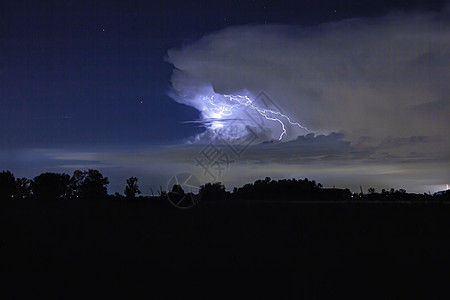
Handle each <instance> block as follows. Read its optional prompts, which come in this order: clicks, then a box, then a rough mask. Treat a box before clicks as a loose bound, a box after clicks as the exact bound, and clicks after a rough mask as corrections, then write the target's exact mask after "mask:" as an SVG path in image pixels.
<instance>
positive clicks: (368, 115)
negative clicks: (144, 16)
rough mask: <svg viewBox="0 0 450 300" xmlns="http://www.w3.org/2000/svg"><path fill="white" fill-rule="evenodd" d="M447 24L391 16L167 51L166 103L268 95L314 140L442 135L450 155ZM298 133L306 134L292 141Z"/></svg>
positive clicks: (442, 19) (261, 31)
mask: <svg viewBox="0 0 450 300" xmlns="http://www.w3.org/2000/svg"><path fill="white" fill-rule="evenodd" d="M447 17H448V12H441V13H420V14H419V13H402V14H399V13H397V14H390V15H387V16H385V17H382V18H378V19H364V18H361V19H351V20H343V21H338V22H331V23H326V24H322V25H320V26H316V27H299V26H297V27H296V26H287V25H246V26H238V27H231V28H227V29H224V30H222V31H219V32H216V33H212V34H209V35H206V36H204V37H203V38H202V39H200V40H199V41H197V42H195V43H193V44H190V45H185V46H183V47H180V48H178V49H172V50H170V51H169V52H168V55H167V60H168V61H169V62H170V63H172V64H173V66H174V67H175V70H174V72H173V76H172V80H171V81H172V91H171V93H172V97H173V98H174V99H175V100H176V101H178V102H180V103H184V104H187V105H190V106H192V107H195V108H196V109H198V110H199V111H203V109H204V103H203V102H202V98H203V97H205V96H210V95H211V94H218V95H221V94H245V93H247V94H248V95H251V96H255V95H257V94H258V93H259V92H260V91H264V92H266V93H267V95H269V96H270V98H271V99H273V101H274V102H275V103H276V104H277V105H278V106H279V107H281V108H282V109H283V111H284V112H288V113H289V116H290V117H291V119H292V120H293V121H296V122H299V123H300V124H302V125H304V126H306V127H308V128H309V129H311V130H312V131H313V132H316V133H329V132H332V131H342V132H345V134H346V137H347V138H348V139H350V140H351V141H352V143H357V142H358V141H360V142H361V139H360V137H361V136H364V137H368V138H367V139H365V141H366V142H367V141H372V142H374V143H375V144H378V143H379V142H380V141H381V140H383V139H385V138H386V137H392V138H397V137H404V138H408V137H410V136H427V137H441V138H442V140H443V142H442V147H444V148H445V149H444V150H450V149H449V146H448V144H449V143H448V116H449V115H450V105H449V98H448V95H450V85H449V84H448V78H450V22H449V20H450V18H447ZM231 117H232V116H231ZM203 118H205V119H207V118H208V116H207V115H206V114H203ZM275 125H276V124H273V126H267V128H268V131H269V132H268V133H266V134H267V137H270V138H272V139H274V138H276V137H277V136H279V128H277V127H276V126H275ZM277 130H278V131H277ZM259 134H262V133H261V132H259ZM299 134H305V132H299V131H294V132H292V131H291V132H290V134H289V136H288V138H290V139H293V138H295V137H296V136H297V135H299Z"/></svg>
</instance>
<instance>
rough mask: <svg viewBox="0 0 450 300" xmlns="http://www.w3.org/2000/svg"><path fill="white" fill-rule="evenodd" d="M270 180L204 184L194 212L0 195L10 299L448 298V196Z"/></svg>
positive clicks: (152, 204) (125, 201)
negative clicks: (231, 186)
mask: <svg viewBox="0 0 450 300" xmlns="http://www.w3.org/2000/svg"><path fill="white" fill-rule="evenodd" d="M91 171H92V170H91ZM86 173H87V172H86ZM5 174H6V172H3V173H2V175H5ZM60 175H61V174H60ZM4 178H5V176H2V179H4ZM72 178H73V177H72ZM34 181H36V179H35V180H34ZM271 182H272V188H271V189H267V190H265V196H257V197H253V198H252V197H249V196H248V195H246V197H247V198H241V197H239V196H238V195H239V190H237V191H235V192H234V193H228V192H226V191H224V190H223V186H221V185H220V184H209V185H206V186H203V187H202V190H201V193H204V194H203V196H202V198H201V199H200V201H199V202H198V204H197V205H196V206H194V207H193V208H191V209H179V208H176V207H174V206H173V205H171V204H170V202H169V201H168V199H167V197H166V195H165V192H163V195H160V196H156V197H134V195H130V196H129V197H125V196H120V197H119V196H118V195H117V196H111V195H110V196H108V195H105V196H104V197H97V198H77V199H75V198H70V197H69V198H63V197H62V196H58V199H55V198H53V199H51V198H44V199H37V198H36V197H34V196H33V195H29V197H27V198H18V197H14V198H11V197H9V198H8V199H5V193H3V194H2V196H3V197H4V198H3V199H2V201H1V203H0V205H1V210H0V212H1V220H2V221H1V222H2V226H1V232H0V234H1V246H0V247H1V248H0V249H1V256H2V262H1V264H2V268H1V272H2V278H3V279H2V286H3V287H2V289H1V294H2V295H3V296H2V298H3V299H25V298H26V299H61V298H63V299H66V298H72V299H80V298H117V297H123V296H125V297H127V298H151V299H169V298H170V299H182V298H183V299H185V298H197V299H216V298H224V299H225V298H226V299H228V298H251V299H257V298H265V299H298V298H304V299H335V298H338V297H351V298H355V299H356V298H364V299H412V298H414V299H444V298H445V297H444V295H448V293H443V292H445V289H446V286H447V277H446V275H444V274H446V273H447V271H448V267H449V266H450V264H449V263H450V261H449V256H448V253H449V250H450V235H449V226H450V219H449V217H448V216H449V214H450V206H449V201H448V200H449V196H448V193H444V194H443V195H435V196H431V195H422V196H418V195H411V194H407V193H400V192H399V191H397V194H396V193H395V192H394V193H393V194H389V193H386V195H385V196H382V194H377V193H373V194H368V195H358V197H357V198H354V197H352V195H351V194H346V193H345V190H340V191H341V192H343V194H341V196H338V194H335V195H334V196H331V197H330V198H328V199H321V198H320V197H317V195H320V193H321V192H323V193H324V194H325V195H326V194H328V193H330V191H327V189H324V188H320V187H318V186H317V185H316V186H315V187H312V186H313V185H312V181H308V180H298V181H297V180H295V181H293V180H290V181H280V182H282V183H284V184H286V182H291V185H292V186H296V187H297V188H298V190H297V194H286V193H285V194H280V195H279V196H277V194H276V193H275V191H277V186H280V185H281V183H279V184H277V182H276V181H269V179H266V180H260V181H257V182H255V183H254V184H249V185H246V186H247V188H248V189H249V188H255V187H257V186H258V185H261V186H266V185H267V186H270V184H271ZM293 182H294V183H293ZM295 182H296V184H295ZM307 182H309V185H308V184H307V185H305V183H307ZM3 183H4V180H3ZM314 184H315V183H314ZM31 187H33V183H31ZM301 187H302V188H303V189H302V188H301ZM310 187H312V188H311V189H310ZM48 188H49V186H48V185H47V189H48ZM53 188H56V187H53ZM260 188H261V187H260ZM34 189H36V188H34ZM270 190H272V191H274V193H273V194H270V193H269V192H270ZM2 191H5V186H4V185H2ZM31 191H32V189H31ZM336 191H339V190H337V189H334V190H333V191H332V193H336ZM91 192H92V190H91ZM241 193H242V189H241ZM252 193H253V195H257V193H255V191H252ZM314 194H315V195H316V196H314ZM169 195H170V193H169ZM359 196H361V197H359ZM376 196H378V197H376ZM380 197H385V198H386V200H380ZM324 200H326V201H324Z"/></svg>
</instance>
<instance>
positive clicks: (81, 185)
mask: <svg viewBox="0 0 450 300" xmlns="http://www.w3.org/2000/svg"><path fill="white" fill-rule="evenodd" d="M74 175H75V174H74ZM80 175H81V174H79V173H78V174H77V176H79V178H77V180H78V181H79V180H80V179H81V180H82V181H81V182H80V181H79V182H77V183H76V186H78V190H77V191H76V194H78V195H79V196H80V197H81V198H85V199H97V198H105V197H106V196H107V193H108V189H107V186H108V184H109V180H108V177H103V175H102V173H100V172H99V171H98V170H92V169H89V170H88V171H87V172H83V174H82V175H83V176H81V177H80Z"/></svg>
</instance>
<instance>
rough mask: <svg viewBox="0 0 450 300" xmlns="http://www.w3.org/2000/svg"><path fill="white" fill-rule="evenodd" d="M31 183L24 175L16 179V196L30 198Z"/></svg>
mask: <svg viewBox="0 0 450 300" xmlns="http://www.w3.org/2000/svg"><path fill="white" fill-rule="evenodd" d="M31 183H32V181H31V180H29V179H27V178H25V177H22V178H17V179H16V195H17V198H20V199H28V198H31V195H32V190H31Z"/></svg>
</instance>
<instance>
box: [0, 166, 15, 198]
mask: <svg viewBox="0 0 450 300" xmlns="http://www.w3.org/2000/svg"><path fill="white" fill-rule="evenodd" d="M15 192H16V185H15V178H14V175H13V174H12V173H11V172H10V171H2V172H0V199H10V198H12V197H14V194H15Z"/></svg>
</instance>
